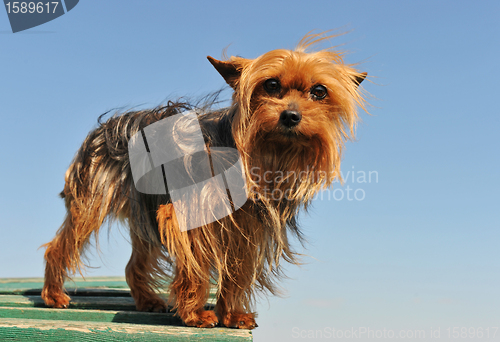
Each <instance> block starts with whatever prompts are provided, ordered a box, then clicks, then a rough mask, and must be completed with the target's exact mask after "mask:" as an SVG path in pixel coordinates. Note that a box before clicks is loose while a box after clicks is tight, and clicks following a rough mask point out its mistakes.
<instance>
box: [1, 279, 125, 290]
mask: <svg viewBox="0 0 500 342" xmlns="http://www.w3.org/2000/svg"><path fill="white" fill-rule="evenodd" d="M64 286H65V287H67V288H78V287H106V288H117V289H128V285H127V282H126V281H125V278H124V277H88V278H80V277H78V278H73V279H72V280H67V281H66V282H65V284H64ZM42 287H43V278H6V279H5V278H4V279H0V293H2V294H5V293H7V292H11V291H21V290H29V289H41V288H42Z"/></svg>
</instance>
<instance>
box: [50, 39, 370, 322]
mask: <svg viewBox="0 0 500 342" xmlns="http://www.w3.org/2000/svg"><path fill="white" fill-rule="evenodd" d="M329 38H332V36H329V35H327V34H326V33H320V34H308V35H306V36H305V37H304V38H303V39H302V40H301V41H300V42H299V44H298V45H297V47H296V48H295V49H294V50H285V49H278V50H273V51H270V52H268V53H265V54H263V55H262V56H260V57H258V58H255V59H245V58H242V57H230V58H229V59H227V60H224V61H221V60H217V59H214V58H212V57H208V60H209V61H210V63H211V64H212V65H213V66H214V67H215V69H216V70H217V71H218V72H219V73H220V75H221V76H222V77H223V78H224V80H225V81H226V83H227V84H228V85H229V86H230V87H231V88H232V90H233V91H234V92H233V96H232V103H231V105H230V106H229V107H228V108H222V109H211V108H209V107H207V106H205V107H204V106H193V105H191V104H189V103H188V102H185V101H177V102H168V103H167V104H166V105H163V106H160V107H157V108H154V109H151V110H137V111H128V112H125V113H121V114H117V115H114V116H112V117H111V118H109V119H107V120H106V121H101V118H100V120H99V126H98V128H96V129H95V130H93V131H92V132H90V133H89V135H88V136H87V138H86V139H85V141H84V142H83V145H82V146H81V148H80V149H79V151H78V152H77V154H76V156H75V158H74V160H73V162H72V164H71V165H70V167H69V169H68V170H67V172H66V175H65V186H64V190H63V191H62V193H61V197H62V198H64V201H65V205H66V208H67V215H66V218H65V220H64V223H63V224H62V226H61V227H60V228H59V230H58V232H57V235H56V237H55V238H54V239H53V240H52V241H51V242H49V243H47V244H45V245H44V247H45V248H46V251H45V262H46V268H45V283H44V287H43V290H42V298H43V300H44V301H45V304H46V305H47V306H48V307H53V308H67V307H68V306H69V302H70V297H69V296H68V295H67V294H66V293H65V291H64V288H63V285H64V281H65V279H67V278H68V277H69V276H71V275H72V274H75V273H76V272H80V273H81V272H82V269H83V267H84V265H83V262H82V257H83V256H84V254H83V253H84V252H85V249H86V247H87V246H88V242H89V239H90V238H91V237H92V236H95V237H96V238H97V235H98V232H99V229H100V227H101V226H102V225H103V223H104V222H105V221H109V222H111V221H114V220H116V219H120V220H121V221H122V222H124V223H126V224H127V225H128V226H129V227H130V236H131V244H132V256H131V258H130V261H129V262H128V264H127V267H126V280H127V283H128V285H129V287H130V290H131V295H132V297H133V298H134V300H135V303H136V307H137V310H140V311H154V312H166V310H168V308H169V306H167V303H166V302H165V300H164V299H163V298H161V297H160V296H159V295H158V293H157V289H158V287H159V286H161V283H162V281H164V280H165V279H169V277H170V284H169V291H170V297H169V299H168V302H169V303H171V304H172V308H173V309H175V312H176V315H178V316H179V317H180V318H181V319H182V321H183V322H184V324H186V325H187V326H194V327H200V328H210V327H214V326H216V325H217V324H220V325H223V326H226V327H232V328H242V329H253V328H255V327H257V324H256V322H255V317H256V313H254V312H252V306H253V304H254V302H255V296H256V294H257V293H261V292H264V293H268V294H269V293H270V294H279V287H278V280H279V279H280V277H282V276H283V269H282V261H283V260H284V261H287V262H289V263H292V264H298V263H299V262H300V260H299V259H300V255H299V254H298V253H297V252H296V251H294V250H293V249H292V247H291V246H290V242H289V241H290V239H291V238H293V237H295V238H297V239H298V240H299V241H301V242H303V240H304V238H303V236H302V234H301V231H300V229H299V226H298V223H297V219H296V218H297V215H298V213H299V211H300V210H304V209H307V207H308V205H309V204H310V203H311V200H312V199H313V197H314V195H315V194H317V193H318V191H320V190H322V189H326V188H328V187H329V186H330V185H331V183H332V182H333V181H334V180H336V179H340V178H341V176H340V162H341V156H342V151H343V148H344V144H345V142H346V141H347V140H348V139H351V138H352V137H353V136H354V132H355V126H356V123H357V122H358V120H359V117H358V114H357V110H358V108H362V109H364V110H365V107H366V100H365V97H366V96H364V95H363V91H362V89H361V88H360V87H359V85H360V83H361V82H362V81H363V80H364V79H365V78H366V77H367V74H366V73H362V72H359V71H358V70H357V69H356V67H355V65H349V64H346V63H345V62H344V60H343V54H342V53H341V52H339V51H336V50H335V49H334V48H330V49H323V50H321V49H318V50H314V47H315V46H316V44H317V43H319V42H321V41H324V40H325V39H329ZM193 111H194V112H196V115H197V119H198V121H199V126H200V129H201V132H202V134H203V139H204V144H205V147H206V149H207V150H210V149H213V150H214V149H216V148H218V147H229V148H233V149H235V150H237V151H238V154H239V158H240V165H241V168H242V174H243V177H244V180H245V191H246V193H247V200H246V201H245V202H244V203H243V204H242V205H241V207H239V208H238V209H237V210H233V211H232V212H230V213H229V214H228V215H226V216H225V217H217V219H216V220H214V221H213V222H206V223H205V224H203V225H201V226H200V227H197V228H195V229H190V230H184V231H183V230H181V229H180V221H179V217H178V216H179V215H178V213H177V212H176V207H175V204H176V203H175V201H173V200H172V197H171V196H170V195H169V193H168V190H167V193H166V194H156V195H154V194H153V195H151V194H145V193H141V192H140V191H138V189H137V188H136V186H135V183H134V180H133V176H132V171H131V162H130V155H129V150H130V146H129V144H130V141H131V139H132V137H133V136H137V134H139V133H141V132H144V131H143V130H144V129H146V127H148V126H151V125H153V124H154V123H157V122H159V121H160V120H163V119H166V118H171V117H173V116H175V115H178V114H182V113H186V112H193ZM165 148H167V147H165ZM166 186H167V187H168V184H166ZM170 192H172V190H170ZM210 194H211V191H205V192H201V195H200V196H201V199H200V200H201V201H203V200H207V199H209V198H210V196H211V195H210ZM204 196H205V197H204ZM207 201H208V200H207ZM231 205H232V207H231V208H233V209H235V208H234V205H233V203H231ZM188 206H189V203H188ZM190 210H191V211H190V213H191V214H192V215H196V214H197V210H199V209H198V207H197V206H196V205H192V206H191V207H190ZM212 283H215V284H216V285H217V295H216V297H217V301H216V305H215V308H214V310H206V309H205V307H204V305H205V303H206V300H207V299H208V296H209V290H210V286H211V284H212Z"/></svg>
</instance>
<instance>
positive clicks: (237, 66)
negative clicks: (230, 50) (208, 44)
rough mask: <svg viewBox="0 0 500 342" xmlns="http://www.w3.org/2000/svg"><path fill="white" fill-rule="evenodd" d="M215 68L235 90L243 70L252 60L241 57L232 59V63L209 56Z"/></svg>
mask: <svg viewBox="0 0 500 342" xmlns="http://www.w3.org/2000/svg"><path fill="white" fill-rule="evenodd" d="M207 58H208V60H209V61H210V63H212V65H213V66H214V68H215V69H216V70H217V71H218V72H219V74H221V76H222V77H223V78H224V80H226V83H227V84H229V85H230V86H231V88H233V89H235V88H236V85H237V83H238V80H239V79H240V76H241V70H243V68H244V67H245V65H247V64H248V62H249V61H250V60H248V59H245V58H241V57H231V60H230V61H219V60H217V59H215V58H213V57H210V56H207Z"/></svg>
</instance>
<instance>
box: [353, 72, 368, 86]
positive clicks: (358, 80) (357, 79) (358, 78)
mask: <svg viewBox="0 0 500 342" xmlns="http://www.w3.org/2000/svg"><path fill="white" fill-rule="evenodd" d="M366 76H368V73H367V72H362V73H360V74H357V75H355V76H354V83H356V86H359V85H360V84H361V82H363V81H364V80H365V78H366Z"/></svg>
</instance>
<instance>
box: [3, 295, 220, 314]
mask: <svg viewBox="0 0 500 342" xmlns="http://www.w3.org/2000/svg"><path fill="white" fill-rule="evenodd" d="M164 299H165V300H166V298H164ZM0 306H5V307H25V308H28V307H37V308H45V307H46V306H45V303H44V302H43V300H42V298H41V297H40V296H26V295H23V296H18V295H0ZM214 306H215V303H213V301H212V302H210V301H208V302H207V304H206V305H205V307H206V308H207V309H209V310H212V309H213V308H214ZM69 309H93V310H116V311H123V310H125V311H135V302H134V299H133V298H132V297H92V296H87V297H72V298H71V302H70V304H69ZM51 310H63V311H64V310H65V309H51Z"/></svg>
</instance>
